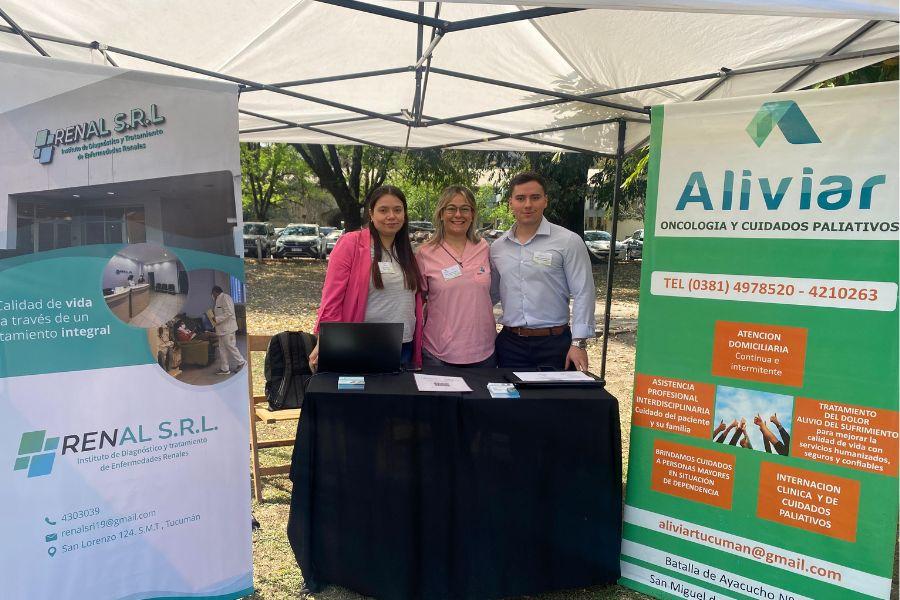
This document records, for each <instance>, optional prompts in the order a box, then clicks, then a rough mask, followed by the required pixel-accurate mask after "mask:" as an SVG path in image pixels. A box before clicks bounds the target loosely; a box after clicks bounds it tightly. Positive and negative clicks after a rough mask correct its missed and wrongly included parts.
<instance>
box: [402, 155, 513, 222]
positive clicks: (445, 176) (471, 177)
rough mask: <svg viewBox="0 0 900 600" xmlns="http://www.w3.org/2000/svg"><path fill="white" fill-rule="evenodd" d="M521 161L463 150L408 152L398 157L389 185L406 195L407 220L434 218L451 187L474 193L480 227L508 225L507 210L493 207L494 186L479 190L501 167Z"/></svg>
mask: <svg viewBox="0 0 900 600" xmlns="http://www.w3.org/2000/svg"><path fill="white" fill-rule="evenodd" d="M511 157H514V159H515V161H516V162H520V161H521V159H520V157H519V156H518V155H514V154H513V153H497V152H477V151H464V150H410V151H408V152H404V153H403V154H402V155H400V157H398V159H397V162H396V164H395V170H394V171H393V172H392V173H391V174H390V176H389V177H388V182H389V183H391V184H392V185H396V186H397V187H399V188H400V189H401V190H403V192H404V194H406V199H407V203H408V205H409V214H410V218H411V219H413V220H416V221H419V220H424V221H430V220H432V218H433V217H434V209H435V206H436V205H437V201H438V198H439V197H440V195H441V191H443V189H444V188H446V187H447V186H450V185H462V186H465V187H468V188H469V189H471V190H472V191H473V193H474V194H475V196H476V200H477V201H478V212H479V215H480V216H479V220H480V221H481V223H479V225H481V224H482V223H488V224H491V223H494V222H498V223H507V222H509V220H510V219H511V215H510V214H509V210H508V209H505V208H500V207H496V206H495V204H496V202H495V198H494V197H495V194H496V192H495V191H494V186H493V185H484V186H481V187H479V186H478V182H479V180H481V179H482V178H484V177H486V176H489V175H490V174H491V173H494V172H495V170H496V169H498V168H499V169H500V170H499V171H497V172H498V173H502V172H503V166H508V165H510V164H514V163H513V161H512V160H511Z"/></svg>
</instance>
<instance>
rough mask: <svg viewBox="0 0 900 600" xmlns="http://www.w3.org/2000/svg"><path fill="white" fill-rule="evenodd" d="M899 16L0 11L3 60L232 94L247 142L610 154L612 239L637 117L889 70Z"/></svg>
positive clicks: (893, 7)
mask: <svg viewBox="0 0 900 600" xmlns="http://www.w3.org/2000/svg"><path fill="white" fill-rule="evenodd" d="M529 5H531V6H529ZM533 5H537V6H536V7H535V6H533ZM898 17H900V10H898V4H897V2H896V0H869V1H863V0H858V1H857V0H832V1H813V0H785V1H778V0H748V1H745V2H737V1H734V0H731V1H729V0H655V1H651V0H647V1H641V2H623V1H615V0H517V1H516V2H515V3H513V2H511V1H508V0H498V2H496V3H492V4H489V3H483V2H480V1H477V0H474V1H473V0H468V1H467V0H456V1H451V2H408V1H396V2H390V1H383V0H372V1H370V2H362V1H359V0H258V1H255V2H251V1H246V0H243V1H240V2H238V1H227V0H194V1H192V2H181V1H179V0H162V1H157V2H138V1H136V0H130V1H125V2H123V1H121V0H118V1H117V0H55V1H54V2H53V3H52V5H47V4H41V3H34V2H33V1H32V0H0V33H6V34H9V35H0V51H3V50H6V51H14V52H29V53H34V52H39V53H41V54H43V55H45V56H47V55H49V56H52V57H54V58H62V59H68V60H76V61H83V62H97V63H102V62H108V63H109V64H111V65H113V66H118V67H122V68H128V69H132V68H133V69H142V70H150V71H158V72H167V73H177V74H182V75H184V74H194V75H197V76H201V77H210V78H218V79H224V80H228V81H232V82H234V83H237V84H239V85H240V86H241V90H242V93H241V98H240V111H241V118H240V130H241V139H242V140H245V141H268V142H299V143H313V144H325V143H327V144H347V143H351V144H369V145H375V146H382V147H388V148H396V149H403V148H451V147H455V148H463V149H471V150H516V151H526V150H527V151H551V152H557V151H560V150H562V151H575V152H586V153H592V154H597V155H602V156H608V157H613V158H616V159H618V160H617V165H618V168H617V169H616V182H615V187H614V190H615V196H614V200H613V219H612V222H613V231H612V236H613V239H615V235H616V231H615V224H616V222H617V214H618V206H619V184H620V182H621V165H622V158H623V157H624V156H625V155H626V154H627V153H629V152H631V151H632V150H634V149H635V148H638V147H641V146H642V145H643V144H645V143H646V140H647V139H648V136H649V127H650V125H649V123H650V120H649V113H650V110H649V106H652V105H657V104H666V103H672V102H690V101H696V100H702V99H706V98H710V99H712V98H729V97H735V96H744V95H751V94H765V93H771V92H778V91H786V90H794V89H800V88H803V87H806V86H808V85H811V84H813V83H815V82H818V81H821V80H824V79H828V78H831V77H834V76H836V75H839V74H841V73H846V72H849V71H852V70H855V69H858V68H860V67H863V66H865V65H868V64H871V63H875V62H879V61H882V60H884V59H886V58H890V57H892V56H896V55H897V54H898V45H897V39H898V24H897V20H898ZM4 21H5V23H6V24H5V25H4V24H3V22H4ZM3 93H4V91H0V94H3ZM7 93H9V94H10V95H12V94H11V92H7ZM613 265H614V261H610V262H609V270H608V272H607V293H606V311H605V318H604V326H603V349H602V357H603V364H602V365H601V377H603V375H604V374H605V366H606V365H605V363H606V346H607V339H608V335H607V334H608V332H609V318H610V300H611V296H612V294H611V292H612V290H611V288H612V271H613Z"/></svg>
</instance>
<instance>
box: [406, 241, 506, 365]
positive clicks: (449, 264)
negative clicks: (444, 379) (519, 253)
mask: <svg viewBox="0 0 900 600" xmlns="http://www.w3.org/2000/svg"><path fill="white" fill-rule="evenodd" d="M416 260H417V261H418V262H419V271H420V272H421V273H422V279H423V281H424V286H423V287H424V289H423V291H424V292H425V293H426V295H427V300H426V302H427V304H426V309H425V327H424V330H423V336H422V337H423V347H424V348H425V349H426V350H428V352H430V353H431V354H432V355H433V356H435V357H437V358H439V359H441V360H442V361H444V362H448V363H453V364H458V365H459V364H469V363H475V362H480V361H483V360H485V359H486V358H488V357H489V356H490V355H491V354H493V353H494V338H496V337H497V327H496V325H495V321H494V308H493V303H492V302H491V262H490V247H489V246H488V244H487V242H485V241H484V240H480V241H479V242H478V243H477V244H473V243H472V242H467V243H466V247H465V250H464V251H463V254H462V256H461V257H460V256H457V255H456V254H455V251H454V250H453V249H452V248H450V247H449V246H446V245H443V246H442V245H437V246H433V245H431V244H423V245H422V246H420V247H419V250H418V253H417V254H416ZM460 263H461V264H460ZM457 273H459V275H458V276H457Z"/></svg>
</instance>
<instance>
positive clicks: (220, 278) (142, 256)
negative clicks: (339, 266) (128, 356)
mask: <svg viewBox="0 0 900 600" xmlns="http://www.w3.org/2000/svg"><path fill="white" fill-rule="evenodd" d="M231 194H233V178H232V176H231V174H230V173H228V172H220V173H203V174H197V175H184V176H177V177H165V178H159V179H148V180H142V181H132V182H125V183H113V184H105V185H95V186H87V187H76V188H68V189H61V190H50V191H40V192H31V193H19V194H13V195H10V196H9V197H8V200H7V202H8V204H7V207H8V210H9V211H10V214H11V215H15V222H16V228H15V235H14V236H12V235H11V236H8V237H7V246H9V247H8V248H7V249H5V250H0V256H4V257H12V256H18V255H23V254H31V253H35V252H45V251H50V250H59V249H64V248H71V247H75V246H87V245H92V244H126V246H125V247H124V248H123V249H122V250H120V251H119V252H117V253H116V255H115V256H113V257H112V259H110V261H109V263H108V264H107V265H106V267H105V269H104V271H103V281H102V285H101V288H102V293H103V298H104V300H105V301H106V304H107V306H108V307H109V309H110V311H112V313H113V314H114V315H115V316H116V317H118V318H119V319H120V320H121V321H123V322H125V323H128V324H129V325H131V326H133V327H139V328H142V329H146V330H147V336H148V344H149V348H150V352H151V354H152V355H153V356H154V357H156V360H157V363H158V364H159V366H160V367H161V368H162V369H163V370H165V371H166V372H167V373H168V374H169V375H171V376H172V377H174V378H176V379H178V380H179V381H184V382H185V383H190V384H193V385H210V384H213V383H217V382H219V381H222V380H223V379H224V378H227V377H228V376H230V375H233V374H234V373H235V372H236V371H237V369H238V368H239V367H240V366H242V365H243V364H244V362H245V361H246V352H247V351H246V305H245V302H246V300H245V291H244V284H243V282H242V281H240V280H239V279H237V278H236V277H234V276H232V275H229V274H227V273H224V272H221V271H214V270H210V269H196V270H192V271H188V270H187V269H186V268H185V266H184V264H183V263H182V262H181V261H180V260H179V259H178V255H177V252H178V249H187V250H196V251H202V252H209V253H214V254H221V255H225V256H229V255H233V254H234V251H235V243H234V240H235V231H236V227H237V226H236V218H235V212H234V203H233V202H231V201H229V196H230V195H231ZM213 288H218V289H220V290H221V292H220V293H224V294H225V296H223V297H222V302H224V301H225V298H226V297H229V298H230V299H231V301H232V304H233V309H232V310H233V316H232V317H228V319H229V322H230V321H232V320H233V323H234V324H233V327H234V331H232V332H228V333H229V334H232V333H233V334H235V335H236V339H235V341H234V343H223V342H222V340H221V335H220V334H217V325H216V318H215V315H214V313H215V309H216V299H215V298H214V297H213V296H212V290H213ZM222 302H220V304H221V303H222ZM225 329H231V326H225ZM218 330H219V331H223V325H221V324H219V325H218ZM226 354H227V358H223V357H224V356H225V355H226Z"/></svg>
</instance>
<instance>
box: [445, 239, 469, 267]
mask: <svg viewBox="0 0 900 600" xmlns="http://www.w3.org/2000/svg"><path fill="white" fill-rule="evenodd" d="M441 248H443V249H444V252H446V253H447V255H448V256H449V257H450V258H452V259H453V262H455V263H456V264H458V265H459V268H460V269H462V263H461V262H460V261H459V260H457V258H456V257H455V256H453V254H451V253H450V251H449V250H447V246H445V245H444V242H441ZM465 251H466V249H465V246H464V247H463V253H465Z"/></svg>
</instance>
